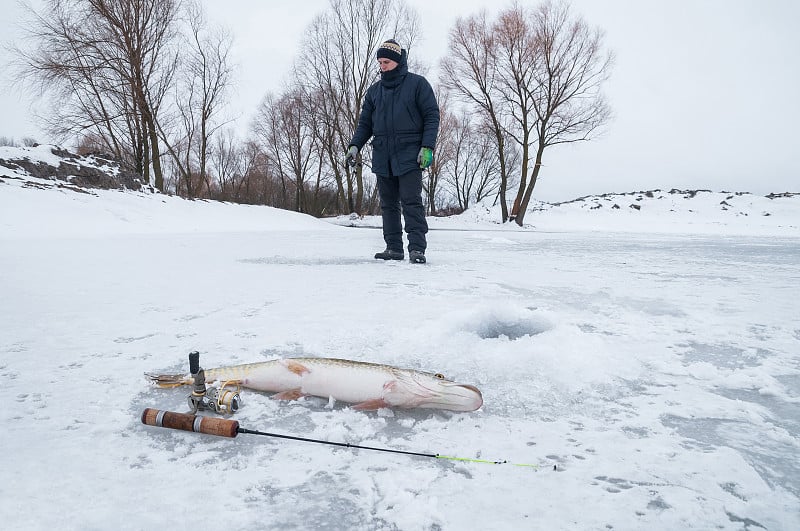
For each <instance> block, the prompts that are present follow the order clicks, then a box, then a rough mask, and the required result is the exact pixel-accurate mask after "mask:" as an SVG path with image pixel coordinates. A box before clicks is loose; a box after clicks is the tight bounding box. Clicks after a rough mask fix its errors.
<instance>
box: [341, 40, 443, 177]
mask: <svg viewBox="0 0 800 531" xmlns="http://www.w3.org/2000/svg"><path fill="white" fill-rule="evenodd" d="M406 57H407V56H406V51H405V50H403V52H402V59H401V60H400V63H398V65H397V67H395V68H394V69H393V70H389V71H388V72H381V80H380V81H377V82H376V83H374V84H373V85H372V86H371V87H369V89H367V95H366V98H365V99H364V105H363V106H362V108H361V116H359V118H358V127H357V128H356V131H355V133H354V134H353V140H351V141H350V145H351V146H356V147H357V148H358V149H359V150H360V149H361V148H363V147H364V144H366V143H367V141H368V140H369V139H370V137H372V172H373V173H374V174H375V175H378V176H379V177H388V176H389V172H390V167H391V173H392V174H393V175H396V176H400V175H405V174H406V173H408V172H411V171H414V170H419V163H418V162H417V155H418V154H419V150H420V148H421V147H423V146H424V147H428V148H431V149H434V148H435V147H436V136H437V135H438V134H439V104H438V103H436V96H435V95H434V93H433V89H432V88H431V85H430V83H428V80H426V79H425V78H424V77H422V76H420V75H417V74H412V73H410V72H409V71H408V62H407V59H406ZM390 165H391V166H390Z"/></svg>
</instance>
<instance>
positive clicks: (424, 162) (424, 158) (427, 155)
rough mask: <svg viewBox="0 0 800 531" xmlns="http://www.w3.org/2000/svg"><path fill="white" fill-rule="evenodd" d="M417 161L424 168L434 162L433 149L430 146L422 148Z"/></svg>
mask: <svg viewBox="0 0 800 531" xmlns="http://www.w3.org/2000/svg"><path fill="white" fill-rule="evenodd" d="M417 163H418V164H419V167H420V168H421V169H423V170H424V169H425V168H427V167H428V166H430V165H431V164H433V150H432V149H431V148H429V147H424V148H421V149H420V150H419V155H417Z"/></svg>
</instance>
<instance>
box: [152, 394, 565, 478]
mask: <svg viewBox="0 0 800 531" xmlns="http://www.w3.org/2000/svg"><path fill="white" fill-rule="evenodd" d="M142 423H143V424H146V425H148V426H156V427H159V428H171V429H175V430H184V431H192V432H196V433H205V434H207V435H217V436H219V437H229V438H234V437H236V436H237V435H238V434H240V433H245V434H248V435H261V436H265V437H275V438H278V439H289V440H292V441H302V442H309V443H317V444H327V445H329V446H341V447H344V448H356V449H359V450H372V451H375V452H386V453H391V454H403V455H413V456H417V457H431V458H435V459H446V460H448V461H461V462H467V463H484V464H492V465H504V464H508V465H513V466H522V467H529V468H533V469H534V470H537V471H538V470H539V469H540V468H541V467H540V466H539V465H533V464H527V463H509V462H508V461H505V460H503V461H491V460H488V459H474V458H470V457H455V456H450V455H441V454H432V453H425V452H411V451H408V450H396V449H393V448H379V447H376V446H365V445H361V444H351V443H345V442H336V441H323V440H322V439H311V438H308V437H298V436H296V435H284V434H280V433H271V432H266V431H258V430H249V429H247V428H242V427H240V426H239V421H238V420H230V419H220V418H215V417H206V416H201V415H192V414H189V413H175V412H173V411H161V410H158V409H152V408H147V409H145V410H144V411H143V412H142ZM553 470H556V465H553Z"/></svg>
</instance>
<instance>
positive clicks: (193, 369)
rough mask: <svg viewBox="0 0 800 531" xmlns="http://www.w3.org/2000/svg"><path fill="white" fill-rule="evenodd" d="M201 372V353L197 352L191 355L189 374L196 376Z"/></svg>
mask: <svg viewBox="0 0 800 531" xmlns="http://www.w3.org/2000/svg"><path fill="white" fill-rule="evenodd" d="M199 371H200V353H199V352H197V351H196V350H195V351H193V352H190V353H189V372H190V373H191V374H192V375H193V376H194V375H195V374H197V373H198V372H199Z"/></svg>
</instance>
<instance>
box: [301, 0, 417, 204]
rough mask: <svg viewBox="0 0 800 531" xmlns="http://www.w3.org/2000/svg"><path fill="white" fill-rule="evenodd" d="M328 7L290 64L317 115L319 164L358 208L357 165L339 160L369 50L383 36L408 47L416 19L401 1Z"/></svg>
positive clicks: (361, 94) (347, 1)
mask: <svg viewBox="0 0 800 531" xmlns="http://www.w3.org/2000/svg"><path fill="white" fill-rule="evenodd" d="M330 6H331V8H330V10H328V11H327V12H325V13H324V14H322V15H320V16H318V17H317V18H316V19H315V20H314V22H313V23H312V24H311V26H310V27H309V29H308V30H307V32H306V34H305V38H304V39H303V42H302V43H301V46H300V49H301V52H300V54H299V56H298V63H299V64H300V65H302V68H296V69H295V79H294V84H295V86H297V87H298V88H302V90H303V91H304V93H305V98H306V100H307V101H308V102H312V104H313V112H314V113H315V115H316V116H318V117H319V119H320V124H319V131H320V133H321V142H322V147H323V148H324V150H325V157H324V158H325V164H326V166H327V167H328V168H329V170H330V172H331V173H332V174H333V175H334V177H335V179H336V182H337V189H338V193H339V201H340V203H341V204H342V207H343V209H344V210H345V211H347V212H351V213H352V212H359V213H360V212H362V210H363V203H364V194H365V190H366V186H365V183H364V175H363V165H361V164H359V165H357V171H356V172H355V173H354V174H351V173H350V172H349V171H348V170H347V168H345V167H344V166H343V165H342V162H341V159H342V157H343V154H344V152H345V150H346V148H347V144H348V142H350V138H351V137H352V134H353V131H354V130H355V128H356V125H357V124H358V116H359V113H360V111H361V106H362V104H363V102H364V98H365V96H366V93H367V89H368V88H369V86H370V85H371V84H372V83H373V82H374V81H376V80H377V76H378V69H377V67H376V63H375V50H376V49H377V47H378V46H379V45H380V43H381V42H383V41H384V40H385V39H388V38H396V39H398V40H399V41H400V42H402V43H404V44H405V46H406V48H407V49H409V50H410V49H411V47H412V46H413V43H414V41H415V40H416V38H417V31H418V30H417V25H418V22H417V17H416V14H415V13H414V12H413V11H411V10H410V9H409V8H408V7H407V6H406V5H405V3H404V2H403V1H402V0H331V1H330ZM364 155H366V153H362V154H361V157H360V161H359V162H361V161H363V160H364V158H365V157H364Z"/></svg>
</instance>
